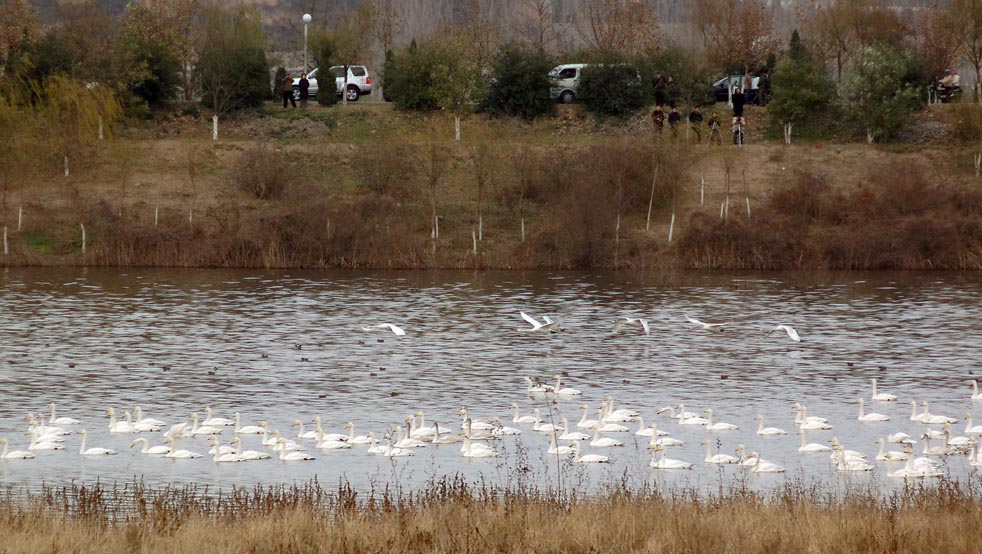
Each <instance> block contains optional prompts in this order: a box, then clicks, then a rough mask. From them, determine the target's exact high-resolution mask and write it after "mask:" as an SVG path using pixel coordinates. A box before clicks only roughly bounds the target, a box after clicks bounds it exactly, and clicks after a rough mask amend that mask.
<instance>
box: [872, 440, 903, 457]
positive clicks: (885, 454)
mask: <svg viewBox="0 0 982 554" xmlns="http://www.w3.org/2000/svg"><path fill="white" fill-rule="evenodd" d="M873 444H878V445H880V451H879V452H877V454H876V459H877V461H880V462H903V461H906V460H907V458H910V454H907V453H906V452H897V451H896V450H887V449H886V441H884V440H883V439H876V440H875V441H873Z"/></svg>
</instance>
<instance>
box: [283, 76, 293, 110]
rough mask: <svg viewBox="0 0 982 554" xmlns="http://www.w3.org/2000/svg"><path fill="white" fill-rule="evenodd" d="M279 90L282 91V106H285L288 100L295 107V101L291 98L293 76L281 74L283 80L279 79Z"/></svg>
mask: <svg viewBox="0 0 982 554" xmlns="http://www.w3.org/2000/svg"><path fill="white" fill-rule="evenodd" d="M280 92H281V93H283V107H284V108H286V103H287V102H289V103H290V104H293V107H294V108H296V107H297V101H296V100H294V99H293V76H292V75H290V74H289V73H287V74H286V75H284V76H283V80H282V81H280Z"/></svg>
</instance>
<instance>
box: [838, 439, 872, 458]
mask: <svg viewBox="0 0 982 554" xmlns="http://www.w3.org/2000/svg"><path fill="white" fill-rule="evenodd" d="M829 442H830V443H832V448H833V449H835V451H834V452H832V455H831V456H829V458H830V459H831V460H832V461H833V462H834V461H835V460H836V457H837V456H843V457H845V459H846V460H863V461H864V462H865V461H866V454H863V453H862V452H859V451H857V450H848V449H846V448H844V447H843V446H842V443H840V442H839V439H838V437H831V438H829Z"/></svg>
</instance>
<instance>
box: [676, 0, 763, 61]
mask: <svg viewBox="0 0 982 554" xmlns="http://www.w3.org/2000/svg"><path fill="white" fill-rule="evenodd" d="M692 10H693V12H692V18H691V21H692V24H693V26H694V27H695V28H696V29H697V30H698V31H699V33H700V34H701V35H702V37H703V44H704V45H705V46H706V48H707V49H708V50H709V52H708V54H709V57H710V59H712V60H714V61H715V62H716V64H717V65H719V66H720V68H721V69H723V71H725V72H729V71H730V70H732V69H734V68H737V67H739V68H742V69H743V70H744V72H745V73H749V72H750V70H751V69H753V68H756V67H758V66H760V65H761V64H762V63H763V62H764V60H766V59H767V57H768V55H769V54H772V53H774V52H776V51H777V48H778V45H779V39H778V38H777V37H776V36H775V33H774V21H773V14H772V8H770V7H769V6H768V5H767V4H765V3H764V2H763V1H762V0H694V1H693V3H692Z"/></svg>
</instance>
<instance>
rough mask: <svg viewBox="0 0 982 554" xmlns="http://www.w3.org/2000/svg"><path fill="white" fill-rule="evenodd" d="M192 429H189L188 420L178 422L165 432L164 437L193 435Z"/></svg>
mask: <svg viewBox="0 0 982 554" xmlns="http://www.w3.org/2000/svg"><path fill="white" fill-rule="evenodd" d="M191 436H193V435H191V430H190V429H188V422H186V421H185V422H183V423H176V424H174V425H171V427H170V429H168V430H167V432H166V433H164V439H165V440H166V439H171V438H173V439H183V438H188V437H191Z"/></svg>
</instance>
